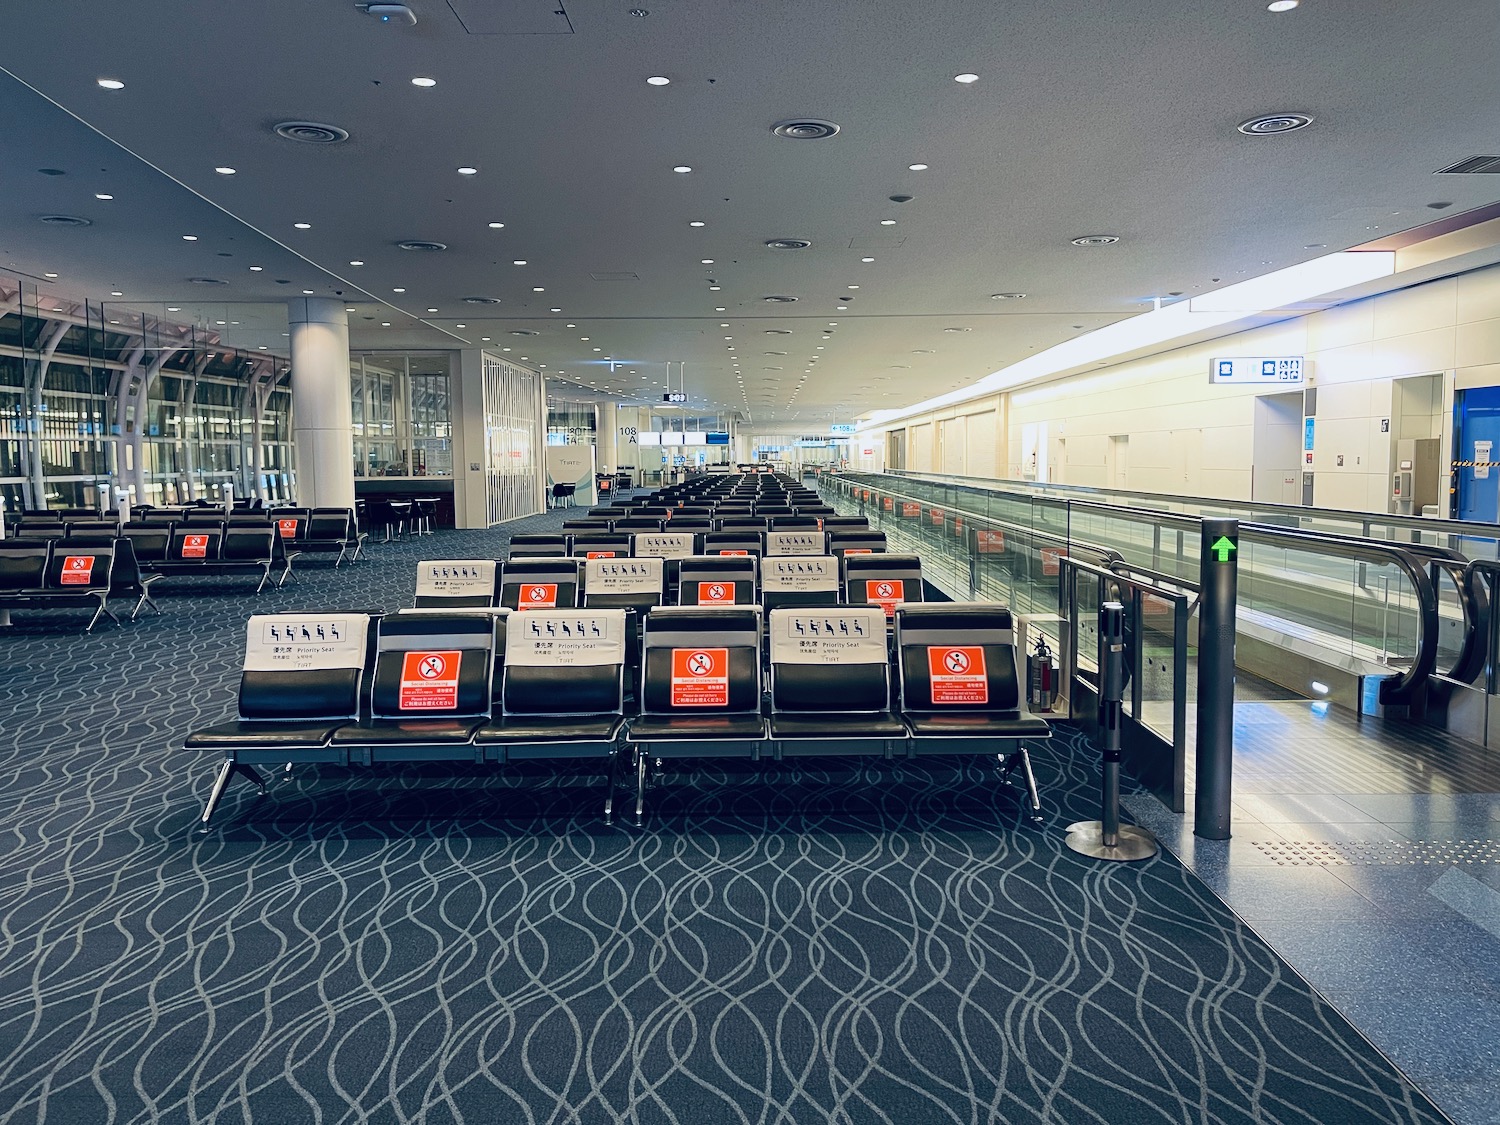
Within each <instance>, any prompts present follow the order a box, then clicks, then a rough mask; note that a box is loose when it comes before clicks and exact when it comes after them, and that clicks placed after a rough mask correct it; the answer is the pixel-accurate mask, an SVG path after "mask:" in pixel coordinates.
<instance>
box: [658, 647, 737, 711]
mask: <svg viewBox="0 0 1500 1125" xmlns="http://www.w3.org/2000/svg"><path fill="white" fill-rule="evenodd" d="M672 706H673V707H728V706H729V650H728V649H727V648H674V649H673V650H672Z"/></svg>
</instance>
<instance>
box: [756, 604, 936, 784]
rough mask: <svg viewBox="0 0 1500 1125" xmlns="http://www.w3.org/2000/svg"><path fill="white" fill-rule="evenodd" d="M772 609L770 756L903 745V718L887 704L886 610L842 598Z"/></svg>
mask: <svg viewBox="0 0 1500 1125" xmlns="http://www.w3.org/2000/svg"><path fill="white" fill-rule="evenodd" d="M769 616H770V628H769V635H770V663H771V732H770V733H771V742H772V744H773V752H774V754H775V756H776V757H777V758H781V757H785V756H788V755H814V754H877V755H879V756H880V757H883V758H893V757H895V756H896V753H897V750H898V749H899V750H901V751H902V752H903V753H904V751H905V747H906V726H905V724H903V723H902V722H901V720H900V719H898V718H897V717H896V716H895V715H894V714H892V712H891V675H890V660H889V658H888V656H887V652H886V631H885V613H884V612H883V611H882V610H881V609H880V608H879V607H878V606H841V607H837V608H832V609H776V610H772V611H771V612H770V614H769Z"/></svg>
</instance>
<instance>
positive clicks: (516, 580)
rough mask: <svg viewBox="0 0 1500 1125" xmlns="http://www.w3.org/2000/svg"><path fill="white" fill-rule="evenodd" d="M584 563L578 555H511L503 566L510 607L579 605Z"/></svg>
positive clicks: (505, 602) (503, 598)
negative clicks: (545, 556) (546, 556)
mask: <svg viewBox="0 0 1500 1125" xmlns="http://www.w3.org/2000/svg"><path fill="white" fill-rule="evenodd" d="M581 578H582V565H581V564H580V562H579V561H578V560H577V559H574V558H548V559H526V558H514V557H512V558H509V559H506V560H505V562H504V563H502V564H501V566H500V604H501V605H502V606H504V607H505V608H506V609H515V610H528V609H577V608H578V596H579V586H580V584H581V583H580V580H581Z"/></svg>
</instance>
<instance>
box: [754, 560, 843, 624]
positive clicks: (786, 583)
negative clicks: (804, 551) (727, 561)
mask: <svg viewBox="0 0 1500 1125" xmlns="http://www.w3.org/2000/svg"><path fill="white" fill-rule="evenodd" d="M842 588H843V586H842V582H841V581H840V576H839V561H838V559H836V558H834V557H833V556H832V555H811V556H776V557H773V558H767V559H764V560H763V561H762V562H761V565H760V604H761V605H762V606H763V607H764V608H765V609H766V610H767V611H768V612H769V611H770V610H773V609H787V608H792V607H807V606H836V605H838V604H839V603H840V594H841V591H842Z"/></svg>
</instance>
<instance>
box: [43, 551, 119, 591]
mask: <svg viewBox="0 0 1500 1125" xmlns="http://www.w3.org/2000/svg"><path fill="white" fill-rule="evenodd" d="M114 557H115V550H114V546H113V545H112V544H109V543H102V544H99V545H96V546H88V545H86V544H83V543H76V544H75V543H57V544H54V545H53V548H52V556H51V557H50V558H49V559H48V560H47V577H46V581H45V582H44V583H43V584H42V585H43V588H44V589H48V590H62V591H67V592H74V593H76V592H78V591H80V590H108V589H109V574H110V567H111V566H112V565H113V564H114Z"/></svg>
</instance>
